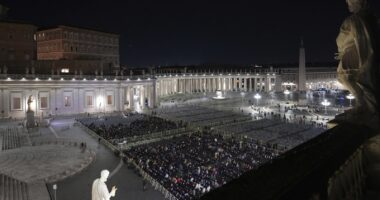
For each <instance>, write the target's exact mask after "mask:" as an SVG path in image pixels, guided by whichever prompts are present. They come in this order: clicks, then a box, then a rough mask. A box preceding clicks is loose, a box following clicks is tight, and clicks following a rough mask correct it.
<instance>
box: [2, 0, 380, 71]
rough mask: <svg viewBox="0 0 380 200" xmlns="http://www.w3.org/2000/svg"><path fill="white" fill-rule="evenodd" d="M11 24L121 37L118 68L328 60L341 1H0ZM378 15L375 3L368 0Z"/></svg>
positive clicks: (344, 10)
mask: <svg viewBox="0 0 380 200" xmlns="http://www.w3.org/2000/svg"><path fill="white" fill-rule="evenodd" d="M0 3H3V4H5V5H6V6H8V7H10V8H11V10H10V13H9V15H10V16H9V17H10V18H11V19H18V20H25V21H29V22H32V23H35V24H36V25H39V26H54V25H60V24H62V25H75V26H80V27H82V26H83V27H91V28H96V29H101V30H105V31H111V32H116V33H120V35H121V40H120V57H121V63H122V64H125V65H129V66H136V65H174V64H179V65H187V64H201V63H224V64H256V63H257V64H265V63H285V62H297V60H298V47H299V43H300V37H301V36H303V38H304V41H305V47H306V55H307V58H306V59H307V61H308V62H319V61H323V62H324V61H333V56H334V52H335V51H336V45H335V38H336V36H337V34H338V30H339V26H340V24H341V23H342V21H343V20H344V18H345V17H346V16H348V15H349V13H348V11H347V8H346V7H347V6H346V3H345V0H260V1H259V0H246V1H240V0H234V1H222V0H219V1H207V0H188V1H183V0H176V1H172V0H170V1H168V0H165V1H160V0H124V1H115V0H108V1H100V0H64V1H62V0H61V1H53V0H0ZM372 9H373V10H374V11H376V12H377V13H378V11H380V2H379V1H378V0H376V1H373V2H372Z"/></svg>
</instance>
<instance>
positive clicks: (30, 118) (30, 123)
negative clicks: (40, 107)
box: [26, 111, 36, 128]
mask: <svg viewBox="0 0 380 200" xmlns="http://www.w3.org/2000/svg"><path fill="white" fill-rule="evenodd" d="M35 126H36V123H35V121H34V111H27V112H26V128H34V127H35Z"/></svg>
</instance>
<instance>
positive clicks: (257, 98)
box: [253, 93, 261, 106]
mask: <svg viewBox="0 0 380 200" xmlns="http://www.w3.org/2000/svg"><path fill="white" fill-rule="evenodd" d="M253 97H254V98H255V99H256V104H257V106H259V99H261V95H260V94H259V93H257V94H255V96H253Z"/></svg>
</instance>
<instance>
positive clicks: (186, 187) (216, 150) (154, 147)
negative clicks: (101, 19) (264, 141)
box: [124, 133, 277, 199]
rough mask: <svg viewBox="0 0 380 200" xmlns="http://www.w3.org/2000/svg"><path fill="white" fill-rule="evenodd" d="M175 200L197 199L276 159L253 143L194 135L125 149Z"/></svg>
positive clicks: (214, 135) (218, 136)
mask: <svg viewBox="0 0 380 200" xmlns="http://www.w3.org/2000/svg"><path fill="white" fill-rule="evenodd" d="M124 153H125V155H127V157H129V158H130V159H132V160H133V161H134V162H135V163H137V164H138V165H139V166H140V167H141V168H142V169H143V170H144V171H146V172H147V173H149V174H150V176H152V177H153V178H154V179H155V180H157V181H158V182H159V183H160V184H161V185H162V186H164V187H165V188H166V189H168V190H169V191H170V192H171V193H172V194H173V195H174V196H176V198H177V199H196V198H199V197H200V196H202V195H203V194H204V193H206V192H209V191H210V190H212V189H214V188H218V187H220V186H222V185H224V184H226V183H227V182H229V181H231V180H232V179H235V178H237V177H239V176H240V175H241V174H243V173H244V172H246V171H249V170H252V169H255V168H257V167H258V166H259V165H261V164H263V163H265V162H266V161H268V160H271V159H273V158H274V157H275V156H277V153H276V152H275V151H274V150H272V149H270V148H268V147H266V146H262V145H259V144H257V142H256V141H255V140H252V139H249V138H246V139H244V138H243V139H241V140H240V139H236V138H233V137H229V138H223V136H222V135H219V134H210V133H203V134H201V133H195V134H192V135H186V136H180V137H176V138H173V139H170V140H161V141H159V142H156V143H150V144H146V145H141V146H137V147H133V148H131V149H129V150H125V152H124Z"/></svg>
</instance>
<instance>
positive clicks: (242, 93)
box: [240, 92, 245, 105]
mask: <svg viewBox="0 0 380 200" xmlns="http://www.w3.org/2000/svg"><path fill="white" fill-rule="evenodd" d="M240 95H241V104H242V105H243V98H244V96H245V92H241V93H240Z"/></svg>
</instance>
